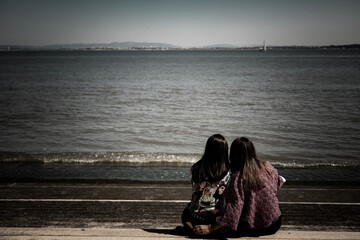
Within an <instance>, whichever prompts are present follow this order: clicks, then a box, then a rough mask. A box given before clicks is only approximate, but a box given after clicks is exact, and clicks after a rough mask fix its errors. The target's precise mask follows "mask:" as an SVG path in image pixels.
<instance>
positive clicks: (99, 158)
mask: <svg viewBox="0 0 360 240" xmlns="http://www.w3.org/2000/svg"><path fill="white" fill-rule="evenodd" d="M200 158H201V155H199V154H183V153H145V152H64V153H19V152H0V163H1V162H28V163H31V162H35V163H36V162H37V163H61V164H107V163H113V164H123V165H146V164H169V165H173V166H176V165H191V164H193V163H195V162H196V161H198V160H199V159H200ZM262 159H263V160H268V161H269V162H270V163H271V164H273V165H274V166H275V167H277V168H321V167H360V163H359V162H347V161H337V162H334V161H306V160H286V159H282V160H271V158H269V159H266V157H265V158H262Z"/></svg>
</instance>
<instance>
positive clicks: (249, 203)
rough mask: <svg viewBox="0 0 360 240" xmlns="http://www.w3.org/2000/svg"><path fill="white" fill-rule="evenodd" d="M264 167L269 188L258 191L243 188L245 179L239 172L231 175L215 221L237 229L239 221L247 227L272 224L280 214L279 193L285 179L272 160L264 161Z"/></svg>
mask: <svg viewBox="0 0 360 240" xmlns="http://www.w3.org/2000/svg"><path fill="white" fill-rule="evenodd" d="M265 166H266V168H267V170H268V171H269V173H270V175H269V174H267V173H266V172H264V171H260V173H259V175H260V177H261V179H262V180H263V182H264V184H265V185H266V187H264V188H263V189H261V190H259V191H257V192H255V191H249V192H245V191H244V181H243V179H242V178H241V172H240V171H237V172H235V173H233V174H232V176H231V180H230V183H229V185H228V187H227V188H226V191H225V193H224V197H223V198H222V200H221V201H220V204H219V209H220V216H218V217H217V218H216V224H220V225H222V226H224V227H228V228H230V229H232V230H234V231H236V230H237V228H238V226H239V224H241V226H245V227H246V228H248V229H260V228H266V227H268V226H270V225H271V223H272V221H273V220H275V219H277V218H278V217H280V215H281V212H280V208H279V201H278V199H277V197H276V193H277V191H278V190H279V189H280V187H281V186H282V185H283V184H284V181H285V179H284V178H283V177H281V176H279V175H278V171H277V170H276V169H275V168H274V167H273V166H272V165H271V164H270V163H269V162H265Z"/></svg>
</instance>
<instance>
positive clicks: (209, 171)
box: [181, 134, 230, 233]
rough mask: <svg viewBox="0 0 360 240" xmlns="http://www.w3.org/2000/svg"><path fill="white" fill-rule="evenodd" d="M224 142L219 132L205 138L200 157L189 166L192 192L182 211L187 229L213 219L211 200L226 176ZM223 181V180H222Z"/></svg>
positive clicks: (227, 175)
mask: <svg viewBox="0 0 360 240" xmlns="http://www.w3.org/2000/svg"><path fill="white" fill-rule="evenodd" d="M229 167H230V163H229V159H228V144H227V142H226V140H225V138H224V137H223V136H222V135H220V134H215V135H212V136H210V137H209V139H208V140H207V142H206V146H205V151H204V154H203V156H202V158H201V159H200V160H199V161H198V162H196V163H195V164H194V165H193V166H192V167H191V181H192V186H193V194H192V199H191V202H190V203H189V204H188V206H187V207H186V208H185V209H184V211H183V213H182V217H181V218H182V222H183V224H184V226H185V228H186V229H187V230H189V232H191V233H192V232H193V227H194V226H195V225H201V224H210V223H211V222H213V221H214V220H215V214H214V212H215V203H216V202H217V201H218V199H219V198H220V197H221V194H220V195H219V194H217V192H218V187H219V186H220V184H221V183H222V184H223V185H226V183H227V181H229V179H230V174H229V172H228V171H229ZM225 181H226V183H225Z"/></svg>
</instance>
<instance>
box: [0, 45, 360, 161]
mask: <svg viewBox="0 0 360 240" xmlns="http://www.w3.org/2000/svg"><path fill="white" fill-rule="evenodd" d="M359 66H360V51H346V50H341V51H340V50H283V51H280V50H277V51H275V50H273V51H271V50H270V51H268V52H265V53H264V52H257V51H119V52H0V112H1V114H0V132H1V135H0V152H2V154H1V161H15V160H21V161H22V160H26V159H27V160H29V159H32V158H35V159H37V160H40V161H43V162H68V163H71V162H82V163H84V162H85V163H86V162H89V163H94V162H102V161H104V162H108V161H110V162H129V163H134V162H139V163H146V162H154V161H155V162H156V161H158V162H173V163H192V162H194V161H196V160H197V159H198V158H199V157H200V155H201V154H202V152H203V149H204V146H205V142H206V140H207V138H208V137H209V136H210V135H212V134H214V133H221V134H223V135H224V136H225V137H226V138H227V140H228V142H229V144H230V143H231V142H232V140H234V139H235V138H236V137H238V136H248V137H250V138H251V139H252V140H253V141H254V143H255V146H256V148H257V150H258V152H259V155H260V156H261V157H262V158H263V159H265V160H270V161H272V162H273V163H278V164H280V165H281V164H283V165H284V166H296V167H303V166H304V165H306V166H314V165H336V166H337V165H345V166H353V165H358V164H359V162H360V159H359V156H360V147H359V146H360V124H359V123H360V79H359V78H360V77H359V76H360V67H359ZM10 153H11V154H10ZM15 153H16V154H15ZM27 154H32V155H31V156H32V157H29V155H27Z"/></svg>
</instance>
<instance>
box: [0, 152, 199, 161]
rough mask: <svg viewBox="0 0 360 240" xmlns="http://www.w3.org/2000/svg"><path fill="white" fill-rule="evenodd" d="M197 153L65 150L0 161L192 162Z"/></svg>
mask: <svg viewBox="0 0 360 240" xmlns="http://www.w3.org/2000/svg"><path fill="white" fill-rule="evenodd" d="M200 157H201V156H200V155H197V154H175V153H174V154H173V153H143V152H66V153H0V162H42V163H68V164H71V163H84V164H96V163H99V164H101V163H124V164H147V163H148V164H150V163H178V164H193V163H195V162H196V161H197V160H199V159H200Z"/></svg>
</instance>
